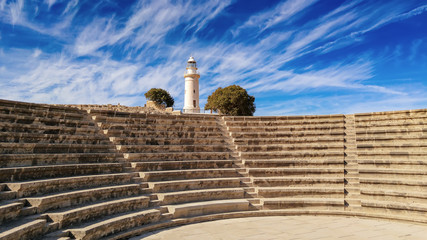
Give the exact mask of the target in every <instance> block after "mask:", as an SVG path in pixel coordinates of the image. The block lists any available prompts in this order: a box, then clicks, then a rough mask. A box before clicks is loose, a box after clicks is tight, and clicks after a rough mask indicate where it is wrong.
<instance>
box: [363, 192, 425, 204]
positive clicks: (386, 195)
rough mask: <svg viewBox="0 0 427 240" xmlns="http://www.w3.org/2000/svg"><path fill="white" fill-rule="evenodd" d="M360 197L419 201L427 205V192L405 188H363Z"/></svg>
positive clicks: (404, 201) (408, 201) (378, 199)
mask: <svg viewBox="0 0 427 240" xmlns="http://www.w3.org/2000/svg"><path fill="white" fill-rule="evenodd" d="M360 193H361V196H360V198H362V199H365V200H368V201H370V200H374V201H384V200H385V201H390V202H400V203H418V204H426V205H427V193H425V192H409V191H405V190H401V191H397V190H382V189H381V190H379V189H376V188H375V189H369V188H368V189H361V190H360Z"/></svg>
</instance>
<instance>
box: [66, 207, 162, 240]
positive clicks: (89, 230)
mask: <svg viewBox="0 0 427 240" xmlns="http://www.w3.org/2000/svg"><path fill="white" fill-rule="evenodd" d="M160 215H161V212H160V210H157V209H147V210H142V211H138V212H132V213H128V214H120V215H118V216H111V217H110V218H105V219H101V220H98V221H96V222H95V223H92V222H91V223H88V224H84V225H81V226H79V228H73V229H69V230H68V231H69V232H71V234H72V235H73V236H74V237H75V238H76V239H98V238H101V237H105V236H108V235H109V234H113V233H115V232H117V231H123V230H126V229H129V228H133V227H136V226H140V225H144V224H148V223H150V222H152V221H154V222H155V221H157V220H158V219H159V218H160Z"/></svg>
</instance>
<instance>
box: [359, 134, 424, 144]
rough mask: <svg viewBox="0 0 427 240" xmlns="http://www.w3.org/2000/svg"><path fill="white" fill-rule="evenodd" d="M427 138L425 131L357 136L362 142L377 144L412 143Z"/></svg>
mask: <svg viewBox="0 0 427 240" xmlns="http://www.w3.org/2000/svg"><path fill="white" fill-rule="evenodd" d="M426 139H427V135H425V134H423V133H419V134H411V135H392V136H387V135H386V136H369V135H365V136H357V138H356V140H357V142H360V143H366V144H376V143H390V142H391V143H398V144H404V143H411V142H414V141H415V142H418V141H425V140H426Z"/></svg>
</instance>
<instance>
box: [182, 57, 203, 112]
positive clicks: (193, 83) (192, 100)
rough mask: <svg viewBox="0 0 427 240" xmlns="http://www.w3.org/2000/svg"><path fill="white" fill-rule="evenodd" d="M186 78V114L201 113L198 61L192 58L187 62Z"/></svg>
mask: <svg viewBox="0 0 427 240" xmlns="http://www.w3.org/2000/svg"><path fill="white" fill-rule="evenodd" d="M184 78H185V97H184V112H186V113H199V112H200V107H199V78H200V75H199V72H197V65H196V60H194V58H193V57H190V58H189V59H188V61H187V70H186V72H185V74H184Z"/></svg>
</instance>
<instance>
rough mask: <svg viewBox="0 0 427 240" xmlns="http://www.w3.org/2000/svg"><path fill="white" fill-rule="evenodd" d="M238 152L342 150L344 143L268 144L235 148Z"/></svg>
mask: <svg viewBox="0 0 427 240" xmlns="http://www.w3.org/2000/svg"><path fill="white" fill-rule="evenodd" d="M237 150H238V151H242V152H273V151H295V150H313V151H319V150H344V143H343V142H342V143H329V144H317V143H315V144H313V143H311V144H310V143H308V144H307V143H298V144H280V145H278V144H274V145H273V144H270V145H241V146H237Z"/></svg>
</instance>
